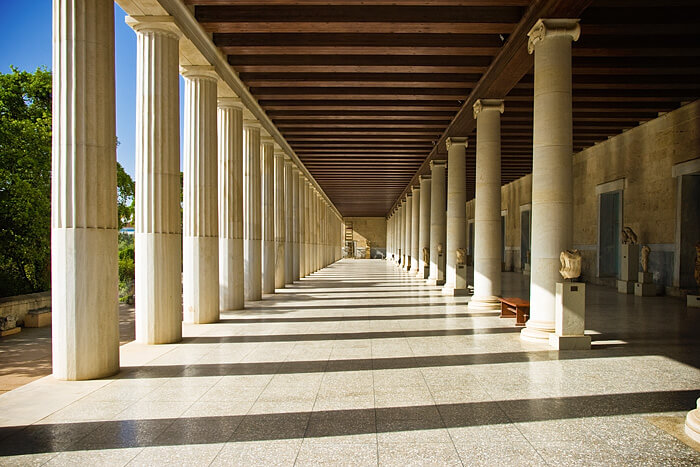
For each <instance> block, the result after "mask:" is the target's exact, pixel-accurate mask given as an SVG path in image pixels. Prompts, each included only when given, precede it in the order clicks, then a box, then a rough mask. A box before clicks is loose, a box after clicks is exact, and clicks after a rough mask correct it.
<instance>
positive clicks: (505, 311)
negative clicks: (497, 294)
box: [499, 297, 530, 326]
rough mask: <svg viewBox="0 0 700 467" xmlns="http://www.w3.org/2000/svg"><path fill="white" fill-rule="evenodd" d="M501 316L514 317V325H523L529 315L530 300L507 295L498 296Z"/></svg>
mask: <svg viewBox="0 0 700 467" xmlns="http://www.w3.org/2000/svg"><path fill="white" fill-rule="evenodd" d="M499 300H500V301H501V318H513V317H515V325H516V326H525V322H526V321H527V319H528V318H529V317H530V302H528V301H527V300H523V299H522V298H517V297H509V298H500V299H499Z"/></svg>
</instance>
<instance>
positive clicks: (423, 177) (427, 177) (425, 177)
mask: <svg viewBox="0 0 700 467" xmlns="http://www.w3.org/2000/svg"><path fill="white" fill-rule="evenodd" d="M431 162H432V161H431ZM430 178H431V176H430V174H423V175H419V176H418V180H420V181H421V182H422V181H423V180H430Z"/></svg>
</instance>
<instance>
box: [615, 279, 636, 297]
mask: <svg viewBox="0 0 700 467" xmlns="http://www.w3.org/2000/svg"><path fill="white" fill-rule="evenodd" d="M634 284H635V283H634V281H617V291H618V292H620V293H624V294H633V293H634Z"/></svg>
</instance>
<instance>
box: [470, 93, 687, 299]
mask: <svg viewBox="0 0 700 467" xmlns="http://www.w3.org/2000/svg"><path fill="white" fill-rule="evenodd" d="M573 157H574V246H575V247H576V248H579V249H581V250H582V254H583V275H584V278H585V279H586V280H589V281H591V282H601V283H607V282H610V280H607V281H606V280H603V279H601V280H598V278H597V277H596V276H597V267H598V266H597V254H598V253H597V247H598V208H599V200H598V194H597V192H596V187H598V186H599V185H601V184H604V183H609V182H615V181H618V180H621V181H620V182H619V183H621V184H622V185H623V186H624V189H623V195H622V225H623V226H629V227H631V228H632V229H633V230H634V231H635V232H636V233H637V235H638V236H639V242H640V243H642V244H646V245H649V246H650V248H651V254H650V257H649V262H650V264H649V270H650V271H652V272H653V273H654V282H655V283H657V285H658V286H660V287H664V286H665V287H669V286H672V285H673V284H672V282H673V271H674V253H675V236H676V205H677V199H676V198H677V193H678V185H677V179H676V178H674V177H673V176H672V167H673V166H674V165H675V164H678V163H681V162H686V161H689V160H693V159H697V158H700V101H694V102H691V103H689V104H686V105H684V106H682V107H680V108H679V109H677V110H674V111H672V112H669V113H667V114H664V115H662V116H659V117H658V118H656V119H654V120H651V121H649V122H646V123H643V124H641V125H639V126H636V127H634V128H631V129H629V130H627V131H624V132H623V133H621V134H619V135H617V136H614V137H612V138H610V139H608V140H607V141H603V142H601V143H598V144H596V145H594V146H592V147H590V148H588V149H585V150H583V151H581V152H579V153H577V154H574V156H573ZM531 190H532V175H527V176H525V177H522V178H520V179H518V180H516V181H514V182H512V183H509V184H507V185H504V186H503V187H501V209H502V210H506V211H507V214H506V249H511V250H512V251H513V255H512V258H513V268H514V270H516V271H518V270H521V266H522V265H521V264H520V207H521V206H524V205H527V204H530V203H531V200H532V197H531ZM466 209H467V219H473V218H474V213H473V201H470V202H468V203H467V206H466ZM699 240H700V239H699Z"/></svg>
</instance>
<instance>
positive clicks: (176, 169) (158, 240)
mask: <svg viewBox="0 0 700 467" xmlns="http://www.w3.org/2000/svg"><path fill="white" fill-rule="evenodd" d="M126 23H127V24H128V25H129V26H130V27H131V28H132V29H133V30H134V31H136V41H137V42H136V44H137V45H136V50H137V58H136V144H135V146H136V192H135V196H134V202H135V213H134V214H135V215H134V218H135V219H134V220H135V233H134V252H135V261H134V262H135V274H136V281H135V291H134V292H135V296H137V297H139V299H138V300H137V301H136V305H135V329H136V341H137V342H139V343H142V344H169V343H173V342H178V341H180V340H181V339H182V276H181V273H180V267H181V264H182V227H181V225H180V112H179V107H178V102H179V101H180V94H179V93H180V90H179V84H178V60H179V56H178V42H179V40H180V30H179V29H178V28H177V26H176V25H175V21H174V19H173V18H172V17H163V16H156V17H152V16H136V17H130V16H129V17H127V18H126Z"/></svg>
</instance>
